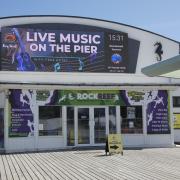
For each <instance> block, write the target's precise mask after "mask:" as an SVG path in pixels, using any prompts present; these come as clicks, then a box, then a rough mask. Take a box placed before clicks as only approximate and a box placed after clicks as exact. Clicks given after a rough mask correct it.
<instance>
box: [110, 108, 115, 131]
mask: <svg viewBox="0 0 180 180" xmlns="http://www.w3.org/2000/svg"><path fill="white" fill-rule="evenodd" d="M114 133H116V107H115V106H109V134H114Z"/></svg>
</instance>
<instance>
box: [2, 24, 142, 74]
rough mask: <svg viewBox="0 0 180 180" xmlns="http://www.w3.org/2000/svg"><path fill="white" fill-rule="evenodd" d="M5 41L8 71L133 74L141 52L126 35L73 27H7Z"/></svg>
mask: <svg viewBox="0 0 180 180" xmlns="http://www.w3.org/2000/svg"><path fill="white" fill-rule="evenodd" d="M1 39H2V41H1V42H2V44H1V45H2V47H1V60H2V62H1V70H8V71H10V70H12V71H41V72H47V71H48V72H110V73H132V72H134V71H135V66H136V62H137V55H138V50H139V44H138V45H137V42H135V41H134V40H132V39H128V35H127V34H126V33H123V32H118V31H113V30H109V29H103V28H98V27H91V26H83V25H79V26H78V27H77V25H72V24H68V25H63V24H57V25H56V26H55V27H54V25H53V24H49V25H48V26H47V25H44V26H43V25H42V24H41V25H40V24H39V25H38V24H37V25H36V26H33V25H29V26H27V25H26V26H18V27H3V28H2V34H1ZM128 42H131V43H132V45H133V46H132V47H131V48H130V49H129V48H128ZM128 51H133V54H134V55H133V57H131V56H130V59H129V58H128ZM135 51H136V52H135ZM131 61H132V62H131ZM134 63H135V64H134ZM131 66H132V67H133V68H132V67H131Z"/></svg>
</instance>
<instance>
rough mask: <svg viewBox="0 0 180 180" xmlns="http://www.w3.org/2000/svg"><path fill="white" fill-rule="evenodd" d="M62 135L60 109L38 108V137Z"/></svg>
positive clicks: (55, 107) (51, 107)
mask: <svg viewBox="0 0 180 180" xmlns="http://www.w3.org/2000/svg"><path fill="white" fill-rule="evenodd" d="M58 135H62V107H61V106H40V107H39V136H58Z"/></svg>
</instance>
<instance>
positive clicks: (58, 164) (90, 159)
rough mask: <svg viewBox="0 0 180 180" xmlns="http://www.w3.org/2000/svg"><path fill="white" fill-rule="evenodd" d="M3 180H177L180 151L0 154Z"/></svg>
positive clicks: (0, 168) (165, 149) (176, 149)
mask: <svg viewBox="0 0 180 180" xmlns="http://www.w3.org/2000/svg"><path fill="white" fill-rule="evenodd" d="M0 179H1V180H30V179H31V180H44V179H45V180H46V179H47V180H56V179H58V180H61V179H62V180H70V179H71V180H76V179H77V180H96V179H97V180H120V179H124V180H136V179H138V180H154V179H155V180H162V179H163V180H177V179H180V148H178V147H176V148H164V149H163V148H155V149H142V150H125V151H124V156H121V155H113V156H105V154H104V151H102V150H84V151H78V150H76V151H59V152H57V151H56V152H39V153H37V152H36V153H19V154H1V155H0Z"/></svg>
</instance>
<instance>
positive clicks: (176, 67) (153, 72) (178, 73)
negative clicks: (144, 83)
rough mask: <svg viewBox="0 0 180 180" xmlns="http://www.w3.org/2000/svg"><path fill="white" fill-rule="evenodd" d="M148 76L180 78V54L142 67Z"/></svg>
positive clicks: (142, 70)
mask: <svg viewBox="0 0 180 180" xmlns="http://www.w3.org/2000/svg"><path fill="white" fill-rule="evenodd" d="M141 72H142V73H143V74H145V75H147V76H164V77H172V78H180V55H178V56H175V57H172V58H169V59H167V60H165V61H162V62H159V63H156V64H153V65H150V66H147V67H145V68H142V69H141Z"/></svg>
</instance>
